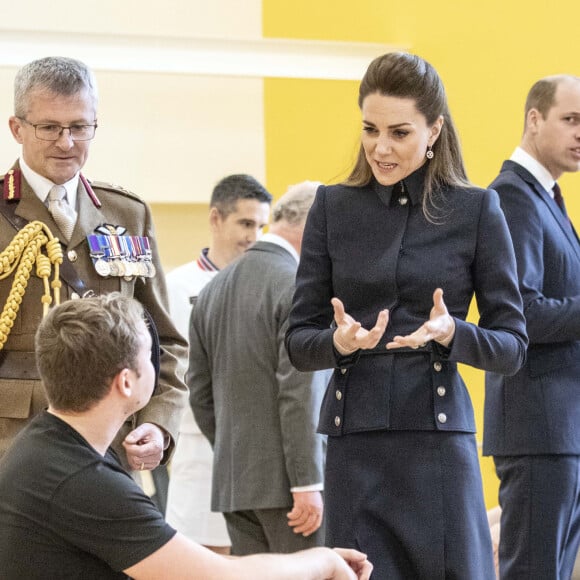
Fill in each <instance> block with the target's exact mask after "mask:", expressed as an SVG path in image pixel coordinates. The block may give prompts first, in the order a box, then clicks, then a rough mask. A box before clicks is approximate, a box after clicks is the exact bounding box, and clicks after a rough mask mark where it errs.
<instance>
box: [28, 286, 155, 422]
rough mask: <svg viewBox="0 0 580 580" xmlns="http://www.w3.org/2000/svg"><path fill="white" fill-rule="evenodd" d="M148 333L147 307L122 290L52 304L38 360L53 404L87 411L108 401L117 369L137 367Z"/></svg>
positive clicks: (37, 342) (42, 331) (39, 338)
mask: <svg viewBox="0 0 580 580" xmlns="http://www.w3.org/2000/svg"><path fill="white" fill-rule="evenodd" d="M143 332H147V327H146V324H145V321H144V311H143V307H142V306H141V304H140V303H139V302H137V300H135V299H133V298H128V297H124V296H122V295H121V294H120V293H118V292H113V293H110V294H104V295H102V296H94V297H91V298H83V299H78V300H67V301H66V302H64V303H63V304H60V305H59V306H55V307H54V308H52V309H51V310H50V312H49V313H48V315H47V316H46V317H45V318H44V319H43V320H42V321H41V323H40V326H39V327H38V330H37V332H36V338H35V347H36V364H37V366H38V370H39V373H40V376H41V378H42V381H43V385H44V389H45V391H46V395H47V398H48V400H49V402H50V404H51V406H52V407H53V408H54V409H56V410H59V411H72V412H83V411H87V410H88V409H90V408H91V407H93V406H94V405H95V404H96V403H97V402H99V401H100V400H101V399H103V398H104V397H105V395H106V394H107V393H108V391H109V388H110V384H111V380H112V379H113V377H114V376H115V375H116V374H117V373H119V372H120V371H121V370H123V369H124V368H129V369H132V370H135V371H137V368H136V366H137V362H136V361H137V357H138V354H139V350H140V348H141V345H142V337H141V336H142V333H143Z"/></svg>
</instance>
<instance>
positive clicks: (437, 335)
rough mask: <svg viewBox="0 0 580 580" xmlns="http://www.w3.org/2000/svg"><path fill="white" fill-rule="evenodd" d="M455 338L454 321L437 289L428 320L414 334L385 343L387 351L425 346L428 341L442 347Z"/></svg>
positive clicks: (396, 337) (441, 291) (440, 290)
mask: <svg viewBox="0 0 580 580" xmlns="http://www.w3.org/2000/svg"><path fill="white" fill-rule="evenodd" d="M454 336H455V320H454V319H453V317H452V316H451V315H450V314H449V312H448V311H447V307H446V306H445V302H443V290H442V289H441V288H437V290H435V292H433V308H431V313H430V315H429V320H428V321H427V322H425V324H423V325H421V326H420V327H419V328H418V329H417V330H416V331H415V332H413V333H411V334H408V335H407V336H395V337H394V338H393V340H392V342H389V343H387V348H388V349H393V348H402V347H405V346H407V347H411V348H419V347H420V346H425V344H427V343H428V342H429V341H430V340H434V341H435V342H438V343H439V344H441V345H443V346H449V345H450V344H451V341H452V340H453V337H454Z"/></svg>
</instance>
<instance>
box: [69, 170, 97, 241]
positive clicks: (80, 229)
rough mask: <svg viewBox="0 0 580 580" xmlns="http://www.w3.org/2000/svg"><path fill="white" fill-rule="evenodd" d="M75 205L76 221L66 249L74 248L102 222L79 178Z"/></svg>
mask: <svg viewBox="0 0 580 580" xmlns="http://www.w3.org/2000/svg"><path fill="white" fill-rule="evenodd" d="M77 206H78V212H77V213H78V216H77V222H76V224H75V228H74V230H73V233H72V236H71V239H70V242H69V244H68V249H72V248H76V247H77V246H78V245H80V244H82V243H83V242H84V241H85V239H86V236H87V235H88V234H91V233H93V232H94V231H95V228H96V227H98V226H100V225H101V224H102V223H103V216H102V214H101V212H100V211H99V210H98V209H97V208H96V207H95V205H94V203H93V202H92V200H91V198H90V197H89V194H88V193H87V192H86V190H85V186H84V185H83V183H82V181H81V180H79V185H78V189H77Z"/></svg>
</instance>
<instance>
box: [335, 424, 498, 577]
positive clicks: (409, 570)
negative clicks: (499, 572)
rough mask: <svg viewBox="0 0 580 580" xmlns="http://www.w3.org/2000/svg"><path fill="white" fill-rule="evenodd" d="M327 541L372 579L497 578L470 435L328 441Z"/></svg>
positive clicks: (369, 435)
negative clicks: (354, 554) (349, 553)
mask: <svg viewBox="0 0 580 580" xmlns="http://www.w3.org/2000/svg"><path fill="white" fill-rule="evenodd" d="M325 508H326V509H325V513H326V518H327V520H326V526H327V529H326V534H327V535H326V543H327V545H328V546H331V547H335V546H340V547H348V548H356V549H357V550H360V551H362V552H364V553H366V554H367V555H368V557H369V560H370V561H371V562H372V563H373V565H374V572H373V575H372V578H373V580H399V579H400V580H420V579H425V580H436V579H437V580H439V579H440V580H451V579H456V580H494V579H495V572H494V568H493V555H492V546H491V537H490V532H489V525H488V523H487V516H486V511H485V505H484V501H483V490H482V483H481V472H480V468H479V462H478V458H477V448H476V443H475V436H474V435H473V434H471V433H458V432H441V431H374V432H365V433H355V434H349V435H345V436H342V437H328V451H327V460H326V477H325Z"/></svg>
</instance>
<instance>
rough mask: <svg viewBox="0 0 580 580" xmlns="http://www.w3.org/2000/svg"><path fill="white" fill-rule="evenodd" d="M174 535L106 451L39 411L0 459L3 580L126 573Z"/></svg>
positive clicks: (101, 578) (104, 576)
mask: <svg viewBox="0 0 580 580" xmlns="http://www.w3.org/2000/svg"><path fill="white" fill-rule="evenodd" d="M174 534H175V530H173V528H171V527H170V526H169V525H168V524H167V523H166V522H165V520H164V519H163V516H162V515H161V513H160V512H159V510H158V509H157V508H156V507H155V505H154V504H153V502H152V501H151V500H150V499H149V497H147V495H145V493H143V491H142V490H141V488H140V487H139V486H138V485H137V484H136V483H135V482H134V481H133V479H132V478H131V476H130V475H129V474H128V473H127V472H126V471H125V470H124V469H123V468H122V467H121V465H120V463H119V460H118V459H117V456H116V455H115V453H114V452H113V451H112V450H110V449H109V451H108V452H107V454H106V455H105V457H102V456H101V455H100V454H99V453H97V451H95V450H94V449H93V448H92V447H91V446H90V445H89V444H88V443H87V442H86V441H85V439H84V438H83V437H82V436H81V435H80V434H79V433H78V432H77V431H75V430H74V429H73V428H72V427H70V426H69V425H67V424H66V423H64V422H63V421H61V420H60V419H58V418H57V417H55V416H54V415H51V414H50V413H47V412H44V413H41V414H40V415H38V416H37V417H35V418H34V419H33V420H32V421H31V423H30V424H29V425H28V426H27V427H26V428H25V429H24V430H23V431H22V432H21V433H20V434H19V435H18V437H17V438H16V439H15V441H14V443H13V445H12V447H11V449H10V450H9V451H8V453H7V454H6V455H5V457H4V459H3V460H2V461H1V462H0V577H1V578H2V579H3V580H23V579H25V578H26V580H33V579H39V580H40V579H46V580H48V579H50V580H53V579H55V578H59V579H72V578H78V579H81V578H82V579H83V580H91V579H95V580H96V579H98V580H105V579H107V578H115V579H118V578H127V576H126V575H125V574H124V573H123V572H122V570H125V569H126V568H128V567H130V566H132V565H134V564H137V563H138V562H140V561H141V560H143V559H144V558H146V557H147V556H149V555H150V554H152V553H153V552H155V551H156V550H158V549H159V548H161V547H162V546H163V545H165V544H166V543H167V542H168V541H169V540H170V539H171V538H172V537H173V536H174Z"/></svg>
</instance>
